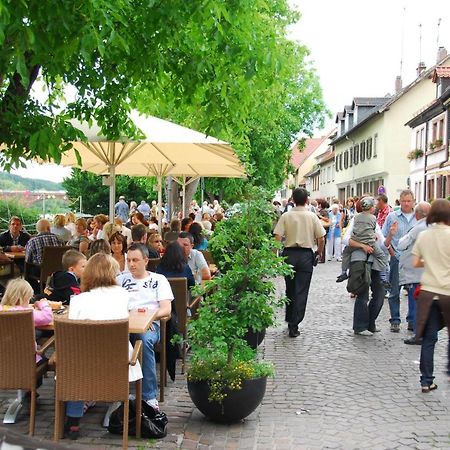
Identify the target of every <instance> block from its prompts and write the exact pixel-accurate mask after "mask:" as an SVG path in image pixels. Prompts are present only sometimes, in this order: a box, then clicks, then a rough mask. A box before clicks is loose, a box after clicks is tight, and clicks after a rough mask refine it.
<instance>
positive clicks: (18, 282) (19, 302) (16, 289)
mask: <svg viewBox="0 0 450 450" xmlns="http://www.w3.org/2000/svg"><path fill="white" fill-rule="evenodd" d="M32 298H33V288H32V287H31V285H30V283H28V281H25V280H24V279H22V278H15V279H13V280H11V281H10V282H9V283H8V285H7V286H6V291H5V293H4V294H3V298H2V302H1V304H0V311H23V310H26V309H32V310H33V319H34V326H35V327H42V326H45V325H49V324H50V323H52V322H53V313H52V308H51V307H50V305H49V303H48V301H47V300H45V299H43V300H39V301H37V302H35V303H34V305H30V300H31V299H32ZM33 306H34V308H33ZM43 361H44V359H43V358H42V356H40V355H38V354H37V353H36V364H37V365H39V364H40V363H42V362H43Z"/></svg>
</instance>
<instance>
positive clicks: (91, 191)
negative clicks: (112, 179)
mask: <svg viewBox="0 0 450 450" xmlns="http://www.w3.org/2000/svg"><path fill="white" fill-rule="evenodd" d="M62 184H63V187H64V189H65V190H66V192H67V195H68V197H69V198H70V199H71V200H72V202H73V207H72V209H78V208H77V206H78V198H79V197H80V196H81V197H82V204H83V212H84V213H90V214H98V213H104V214H108V211H109V187H107V186H103V185H102V177H101V176H100V175H95V174H93V173H89V172H83V171H81V170H79V169H73V171H72V176H71V177H70V178H65V179H64V181H63V183H62ZM151 188H152V183H151V182H149V180H146V179H141V178H137V177H134V178H131V177H128V176H126V175H118V176H117V177H116V192H117V194H118V196H119V195H125V196H126V200H127V202H130V201H131V200H135V201H136V202H137V203H138V204H139V203H140V201H141V200H148V199H149V198H153V197H154V196H155V194H154V193H152V189H151Z"/></svg>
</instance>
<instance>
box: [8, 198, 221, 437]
mask: <svg viewBox="0 0 450 450" xmlns="http://www.w3.org/2000/svg"><path fill="white" fill-rule="evenodd" d="M115 212H116V217H115V219H114V221H113V222H111V221H109V218H108V216H106V215H104V214H98V215H96V216H95V217H93V218H92V219H88V220H86V219H84V218H78V219H77V218H76V217H75V215H74V214H73V213H68V214H66V215H64V214H57V215H56V216H55V217H54V219H53V223H51V222H50V221H49V220H47V219H40V220H39V221H38V222H37V224H36V232H37V234H36V235H34V236H31V235H30V234H29V233H27V232H26V231H25V230H24V229H23V224H22V220H21V219H20V218H19V217H17V216H13V217H11V219H10V221H9V228H8V230H7V231H5V232H4V233H2V234H0V247H2V249H3V250H4V251H5V252H23V253H24V256H25V261H26V263H33V264H36V265H41V264H42V263H43V249H44V247H48V246H58V247H59V246H66V247H69V248H70V249H68V250H67V251H66V252H65V253H64V255H63V256H62V261H61V264H62V270H59V271H56V272H54V273H53V274H52V276H51V277H50V278H49V280H48V282H47V285H46V287H45V289H44V291H43V292H41V287H40V285H39V283H37V282H36V281H35V280H34V279H25V278H27V274H28V268H27V271H25V273H24V264H23V263H22V264H21V263H20V261H22V260H21V259H18V260H17V262H18V263H19V267H18V270H19V271H20V275H21V276H20V277H17V278H14V279H12V280H11V281H10V282H9V283H8V284H7V286H6V290H5V291H4V293H3V297H2V299H1V304H0V311H16V310H23V309H31V310H32V311H33V316H34V323H35V326H36V327H42V326H45V325H48V324H49V323H51V322H52V321H53V314H52V308H51V302H53V301H57V302H62V303H63V305H70V309H69V315H68V317H69V319H78V320H82V319H90V320H109V319H121V318H125V317H128V311H129V310H132V309H136V308H148V309H152V310H157V312H156V315H155V316H154V321H153V322H152V324H151V327H150V329H149V330H148V331H147V332H146V333H144V334H135V335H130V352H132V344H133V343H134V342H135V341H136V340H141V341H142V342H143V358H142V368H141V367H140V366H138V367H130V381H134V380H136V379H139V378H142V379H143V385H142V397H143V400H144V401H145V402H146V403H147V404H148V405H149V406H150V407H152V408H154V409H155V410H158V409H159V405H158V401H157V390H158V389H157V377H156V364H155V351H154V347H155V345H156V344H157V343H158V342H159V338H160V335H159V332H160V329H159V321H160V319H161V318H163V317H167V316H169V315H170V313H171V310H172V301H173V299H174V297H173V294H172V290H171V287H170V284H169V282H168V280H167V278H169V277H186V279H187V284H188V287H189V288H191V287H193V286H195V284H196V283H202V282H203V281H205V280H209V279H210V278H211V272H210V268H209V266H208V263H207V261H206V259H205V257H204V255H203V253H202V251H205V250H206V249H207V248H208V238H209V237H210V236H211V234H212V233H213V232H214V228H215V225H216V223H217V222H218V221H220V220H222V219H223V214H222V213H223V211H222V209H221V208H220V205H219V203H218V202H217V201H215V202H214V203H213V204H211V205H209V204H208V203H207V202H205V203H204V204H203V205H202V207H199V206H198V205H197V203H196V202H195V201H193V202H192V204H191V207H190V212H189V215H188V217H186V218H181V217H180V218H174V219H172V221H171V222H170V224H166V223H164V227H163V229H162V230H161V231H159V229H158V225H157V222H158V221H157V219H156V216H157V214H158V208H157V206H156V203H154V202H152V206H150V205H149V204H148V203H146V202H145V201H142V202H141V204H140V205H139V206H137V205H136V204H135V202H131V203H130V205H128V204H127V203H126V202H125V198H124V197H123V196H121V197H120V199H119V202H118V203H117V204H116V210H115ZM151 260H152V261H151ZM150 262H153V263H154V264H152V265H151V266H150ZM155 266H156V270H154V269H152V270H151V271H150V270H149V269H150V267H152V268H153V267H155ZM27 267H28V266H27ZM39 334H40V332H39V330H37V337H38V336H39ZM42 361H43V360H42V357H41V356H37V357H36V363H37V364H42ZM87 407H88V403H85V402H83V401H73V402H68V403H67V404H66V421H65V428H64V431H65V435H66V436H68V437H70V438H72V439H76V438H77V437H78V436H79V433H80V419H81V417H82V416H83V414H84V413H85V411H86V409H87Z"/></svg>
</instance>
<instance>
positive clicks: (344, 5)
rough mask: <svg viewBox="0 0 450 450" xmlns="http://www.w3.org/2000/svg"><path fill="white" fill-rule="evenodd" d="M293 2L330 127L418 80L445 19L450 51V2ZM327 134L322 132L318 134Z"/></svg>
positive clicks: (58, 172)
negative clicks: (350, 110) (353, 109)
mask: <svg viewBox="0 0 450 450" xmlns="http://www.w3.org/2000/svg"><path fill="white" fill-rule="evenodd" d="M289 1H290V4H291V5H292V6H295V7H297V8H298V9H299V11H300V13H301V15H302V17H301V19H300V21H299V22H298V23H297V24H295V25H293V26H292V27H291V28H290V30H289V31H290V37H291V38H292V39H294V40H298V41H299V42H300V43H302V44H303V45H305V46H307V47H308V48H309V50H310V57H309V58H310V60H311V62H312V63H313V65H314V67H315V68H316V71H317V74H318V76H319V78H320V82H321V86H322V90H323V96H324V99H325V102H326V104H327V107H328V109H329V110H330V112H331V113H332V118H331V119H330V120H328V121H327V123H326V125H325V131H329V130H330V129H331V128H332V127H333V125H334V118H335V117H336V113H337V112H338V111H341V110H343V108H344V105H348V104H349V103H351V101H352V99H353V97H383V96H385V95H386V94H392V93H393V92H394V82H395V77H396V76H397V75H400V74H401V75H402V80H403V86H406V85H407V84H409V83H410V82H412V81H413V80H414V79H415V78H416V68H417V65H418V63H419V61H423V62H424V63H425V64H426V66H427V67H431V66H432V65H434V64H435V63H436V56H437V49H438V41H437V38H438V26H437V24H438V21H439V19H441V25H440V27H439V45H440V46H444V47H446V49H447V50H448V51H449V52H450V1H449V0H427V1H423V0H376V1H373V0H342V1H336V0H289ZM420 30H421V32H420ZM420 34H421V35H422V39H421V44H420ZM401 60H403V65H402V71H401V73H400V61H401ZM321 134H322V132H321V131H320V130H318V131H317V133H316V135H317V136H320V135H321ZM15 173H18V174H19V175H22V176H28V177H33V178H43V179H48V180H51V181H62V179H63V178H64V176H68V175H69V174H70V169H66V168H61V167H57V166H55V165H52V166H38V165H34V166H32V167H31V168H29V169H20V170H18V171H16V172H15Z"/></svg>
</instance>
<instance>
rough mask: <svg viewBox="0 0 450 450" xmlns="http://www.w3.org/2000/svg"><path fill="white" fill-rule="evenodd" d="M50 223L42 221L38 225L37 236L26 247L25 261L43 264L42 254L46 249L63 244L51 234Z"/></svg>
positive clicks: (45, 220)
mask: <svg viewBox="0 0 450 450" xmlns="http://www.w3.org/2000/svg"><path fill="white" fill-rule="evenodd" d="M50 227H51V225H50V222H49V221H48V220H47V219H40V220H38V222H37V223H36V231H37V232H38V234H37V236H34V237H32V238H31V239H30V240H29V241H28V243H27V245H26V247H25V261H26V262H29V263H33V264H38V265H41V264H42V252H43V249H44V247H60V246H62V245H63V243H62V242H61V241H60V240H59V239H58V238H57V237H56V235H54V234H53V233H50Z"/></svg>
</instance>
